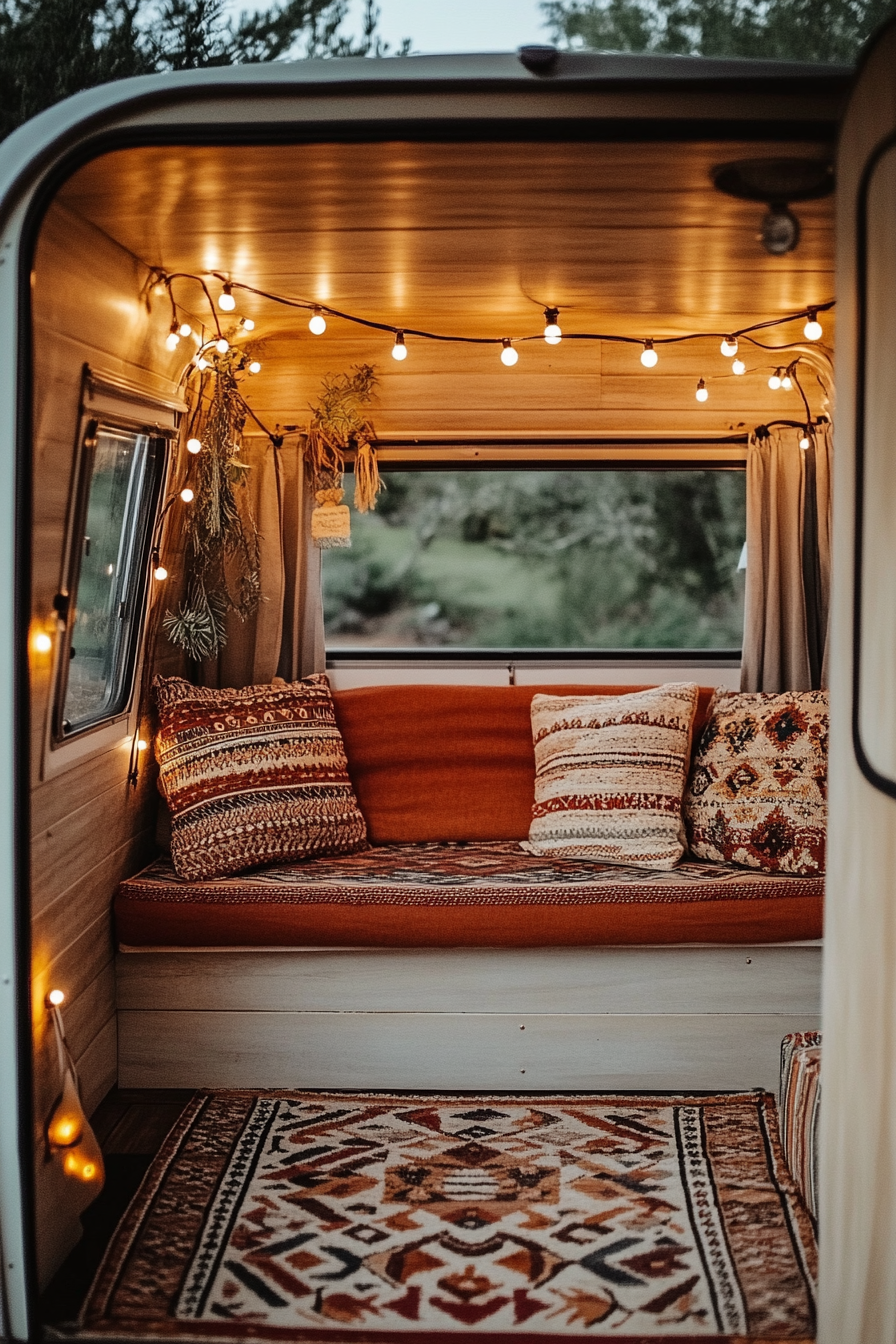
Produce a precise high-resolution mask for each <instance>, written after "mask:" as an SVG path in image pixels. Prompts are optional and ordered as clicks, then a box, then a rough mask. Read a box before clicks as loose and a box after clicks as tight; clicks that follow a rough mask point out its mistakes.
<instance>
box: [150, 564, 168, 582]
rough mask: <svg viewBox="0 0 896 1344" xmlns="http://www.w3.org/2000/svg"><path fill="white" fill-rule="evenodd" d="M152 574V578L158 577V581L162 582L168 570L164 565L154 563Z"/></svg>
mask: <svg viewBox="0 0 896 1344" xmlns="http://www.w3.org/2000/svg"><path fill="white" fill-rule="evenodd" d="M152 576H153V578H154V579H158V581H159V583H163V582H164V580H165V579H167V577H168V571H167V569H166V568H165V566H164V565H156V567H155V569H154V570H153V572H152Z"/></svg>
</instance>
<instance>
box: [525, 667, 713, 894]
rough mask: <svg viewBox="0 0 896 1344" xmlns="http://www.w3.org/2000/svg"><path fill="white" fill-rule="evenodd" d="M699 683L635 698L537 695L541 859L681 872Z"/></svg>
mask: <svg viewBox="0 0 896 1344" xmlns="http://www.w3.org/2000/svg"><path fill="white" fill-rule="evenodd" d="M696 709H697V686H696V684H695V683H694V682H672V683H669V684H668V685H665V686H656V687H653V688H652V689H651V690H647V691H636V692H634V693H632V694H630V695H619V696H596V695H568V696H566V695H563V696H558V695H536V696H534V697H533V700H532V735H533V738H534V742H535V805H534V807H533V810H532V825H531V826H530V828H529V842H528V844H527V845H526V846H525V848H526V849H528V850H529V852H530V853H533V854H551V855H557V856H560V857H563V856H569V857H575V858H586V859H600V860H602V861H603V862H605V863H630V864H637V865H638V866H639V867H642V868H657V869H663V870H665V869H669V868H674V867H675V865H676V863H677V862H678V860H679V859H680V858H681V856H682V854H683V853H684V828H683V826H682V820H681V799H682V794H683V792H684V786H685V780H686V778H687V768H688V755H689V747H690V737H691V725H692V723H693V719H694V714H695V712H696Z"/></svg>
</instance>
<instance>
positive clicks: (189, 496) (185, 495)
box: [180, 486, 196, 504]
mask: <svg viewBox="0 0 896 1344" xmlns="http://www.w3.org/2000/svg"><path fill="white" fill-rule="evenodd" d="M180 497H181V499H182V500H183V502H184V503H185V504H192V503H193V500H194V499H195V498H196V496H195V495H194V494H193V491H192V490H191V489H190V487H189V486H186V487H185V488H184V489H183V490H181V492H180Z"/></svg>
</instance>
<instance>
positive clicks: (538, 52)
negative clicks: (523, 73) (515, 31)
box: [517, 47, 560, 75]
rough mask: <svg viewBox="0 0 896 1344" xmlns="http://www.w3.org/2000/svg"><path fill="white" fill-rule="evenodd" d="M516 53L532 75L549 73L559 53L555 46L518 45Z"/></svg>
mask: <svg viewBox="0 0 896 1344" xmlns="http://www.w3.org/2000/svg"><path fill="white" fill-rule="evenodd" d="M517 55H518V57H519V59H520V64H521V65H524V66H525V67H526V69H527V70H529V71H531V73H532V74H533V75H549V74H550V73H551V71H552V70H553V68H554V66H555V65H556V64H557V57H558V56H559V55H560V53H559V51H558V50H557V48H556V47H520V49H519V51H518V52H517Z"/></svg>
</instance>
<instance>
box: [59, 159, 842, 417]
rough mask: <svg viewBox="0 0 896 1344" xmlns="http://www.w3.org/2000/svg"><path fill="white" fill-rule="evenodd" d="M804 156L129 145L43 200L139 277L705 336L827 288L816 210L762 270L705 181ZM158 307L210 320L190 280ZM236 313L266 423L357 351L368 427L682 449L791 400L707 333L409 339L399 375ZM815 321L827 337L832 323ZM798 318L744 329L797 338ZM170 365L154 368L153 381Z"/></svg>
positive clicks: (588, 327)
mask: <svg viewBox="0 0 896 1344" xmlns="http://www.w3.org/2000/svg"><path fill="white" fill-rule="evenodd" d="M819 152H820V151H819V147H818V145H817V144H814V145H803V144H799V143H790V142H788V143H782V144H776V145H774V146H770V145H769V144H768V143H765V144H752V143H746V142H744V143H731V142H725V143H718V144H713V143H700V144H683V145H678V144H638V145H630V144H546V143H539V144H503V143H502V144H491V143H489V144H447V145H443V144H417V143H413V144H408V143H387V144H375V145H311V146H301V145H299V146H276V147H260V148H216V147H201V148H183V147H175V148H151V149H132V150H125V151H120V152H117V153H114V154H110V155H107V156H105V157H104V158H101V159H98V160H96V161H94V162H93V163H91V164H89V165H88V166H87V167H85V168H84V169H82V170H81V171H80V172H79V173H77V174H76V175H75V176H74V177H73V178H72V179H71V180H70V181H69V183H68V184H67V185H66V187H65V188H64V189H63V191H62V192H61V194H60V198H61V200H62V201H63V202H64V203H65V204H66V205H67V206H68V207H69V208H71V209H73V210H74V211H76V212H78V213H79V214H81V215H82V216H84V217H85V218H86V219H87V220H88V221H91V222H92V223H94V224H95V225H97V226H98V227H99V228H101V229H102V230H104V231H105V232H106V233H107V234H108V235H110V236H111V237H112V238H113V239H115V240H116V241H117V242H118V243H120V244H121V245H123V246H124V247H125V248H127V249H128V250H129V251H131V252H132V253H134V254H135V255H136V256H137V257H138V258H140V259H141V260H142V261H143V262H144V263H145V264H146V265H147V266H156V267H161V268H164V269H165V270H166V271H169V272H171V271H187V272H192V273H201V274H203V275H206V276H208V273H209V272H212V271H219V272H221V273H224V274H226V275H228V276H230V277H232V278H233V279H234V280H236V281H241V282H243V283H245V284H248V285H251V286H254V287H256V288H258V289H263V290H267V291H269V292H273V293H278V294H285V295H289V296H291V297H294V298H298V299H305V300H309V301H312V302H320V303H324V304H328V305H331V306H332V307H335V308H340V309H343V310H345V311H348V312H351V313H355V314H358V315H360V316H363V317H367V318H371V319H373V320H375V321H382V322H387V323H392V324H395V325H400V326H407V327H418V328H424V329H427V330H431V331H438V332H448V333H456V334H459V335H466V336H497V337H501V336H504V335H508V336H511V337H520V336H523V335H534V334H537V333H539V332H540V331H541V329H542V325H543V318H542V308H543V307H544V306H545V305H548V304H550V305H557V306H559V307H560V309H561V325H562V327H563V329H564V331H565V332H567V333H571V332H574V331H602V332H618V333H619V334H623V335H633V336H638V337H655V336H666V335H679V334H682V333H685V332H690V331H701V330H712V331H722V332H724V331H726V330H729V329H732V328H737V327H742V326H746V325H748V324H750V323H752V322H756V321H762V320H764V319H766V318H770V317H776V316H780V315H783V314H785V313H787V312H790V311H794V310H797V309H799V308H802V307H805V306H806V305H808V304H811V303H813V302H824V301H825V300H827V299H830V298H832V297H833V292H834V276H833V199H832V198H828V199H826V200H822V201H813V202H808V203H806V204H804V205H800V206H797V207H795V212H796V213H797V214H798V216H799V218H800V222H801V225H802V238H801V241H800V244H799V246H798V248H797V249H796V250H795V251H794V252H792V253H791V254H789V255H788V256H785V257H772V256H769V255H768V254H767V253H766V252H765V251H764V250H763V248H762V246H761V244H760V243H759V241H758V237H757V234H758V226H759V220H760V217H761V215H762V213H763V207H762V206H761V205H755V204H751V203H750V202H744V201H737V200H734V199H731V198H729V197H726V196H722V195H720V194H719V193H718V192H716V191H715V190H714V188H713V186H712V183H711V180H710V170H711V168H712V167H713V166H714V165H716V164H718V163H722V162H726V161H728V160H731V159H738V158H747V157H767V156H769V155H774V156H775V157H779V156H786V155H795V156H799V155H809V156H813V157H816V156H818V154H819ZM213 289H214V292H217V291H218V289H219V286H218V285H217V283H216V282H214V283H213ZM175 293H176V297H177V300H178V304H179V306H181V307H182V309H183V312H184V314H185V315H186V316H188V317H189V318H190V319H197V318H198V319H200V320H202V321H205V322H206V323H207V322H208V310H207V307H206V308H204V307H203V301H202V297H201V292H200V290H199V288H198V286H196V285H194V284H192V283H191V282H189V281H179V282H177V284H176V288H175ZM151 297H152V302H153V303H160V304H164V302H165V300H164V298H163V296H158V297H157V296H151ZM237 299H238V308H237V316H239V315H240V314H243V315H246V316H250V317H252V318H253V319H254V320H255V322H256V323H257V328H256V331H255V332H254V333H253V337H252V344H253V349H254V350H255V351H256V352H257V357H258V358H259V359H260V360H261V361H262V364H263V368H262V372H261V373H260V374H259V375H257V377H255V378H253V379H252V380H251V381H250V382H249V383H248V384H247V388H246V391H247V396H248V398H249V399H250V401H251V403H252V405H253V407H254V408H255V409H256V410H257V412H258V414H259V415H260V416H261V418H262V419H263V420H264V421H265V422H266V423H270V424H271V425H273V424H275V423H279V424H293V423H304V422H305V420H306V419H307V407H308V404H309V402H312V401H313V400H314V399H315V396H316V392H317V389H318V387H319V384H320V379H321V377H322V376H323V375H324V374H326V373H327V372H337V371H340V370H343V369H347V368H348V367H349V366H350V365H352V364H353V363H358V362H362V361H364V362H370V363H373V364H375V365H376V367H377V370H378V372H379V374H380V376H381V380H382V381H381V386H380V392H379V398H378V401H377V404H376V407H375V412H374V420H375V424H376V427H377V430H378V432H379V434H380V436H392V435H395V436H415V437H416V436H419V437H420V438H422V439H425V438H427V437H431V436H437V435H452V434H457V435H469V436H472V437H475V436H477V435H479V436H484V435H491V436H494V435H501V434H510V435H515V436H519V435H527V434H532V435H537V436H544V435H557V436H560V437H563V436H574V435H595V436H600V435H620V434H621V435H626V434H627V435H636V436H637V435H643V436H650V435H654V434H655V435H662V436H669V435H672V436H679V435H680V436H691V437H692V436H695V435H696V436H701V435H711V434H719V433H724V432H730V431H731V430H732V429H735V430H736V429H739V428H742V427H744V426H749V425H752V424H755V423H758V422H760V421H762V420H766V419H771V418H776V417H778V416H790V417H794V418H796V417H798V416H800V415H801V414H802V412H801V403H800V401H799V399H798V397H797V395H796V393H795V392H794V393H790V394H788V393H782V392H779V393H771V392H770V391H769V389H768V387H767V380H768V376H769V373H770V372H771V371H772V369H773V367H774V366H775V365H776V364H778V363H781V362H782V361H786V357H787V356H786V351H785V352H783V353H781V354H780V355H775V354H773V353H769V352H767V351H764V350H760V349H755V348H749V347H748V353H747V354H746V355H745V358H746V362H747V366H748V372H747V374H746V375H744V376H742V377H734V376H732V374H731V363H730V361H728V360H726V359H724V358H723V357H722V355H721V354H720V352H719V342H718V340H717V339H711V340H706V341H703V342H700V343H699V344H698V343H694V344H687V345H678V346H671V347H666V348H661V349H660V359H659V363H658V365H657V367H656V368H655V369H653V370H648V369H644V368H643V367H642V366H641V364H640V362H639V350H638V348H637V347H630V346H622V345H614V344H610V343H607V342H604V343H601V344H594V343H589V342H584V341H581V342H579V341H569V340H564V341H563V342H562V344H561V345H560V346H558V347H553V348H552V347H549V346H547V345H546V344H545V343H544V342H543V341H541V340H537V341H532V342H531V343H529V344H523V345H521V346H520V347H519V350H520V359H519V363H518V364H517V365H516V367H515V368H512V369H506V368H504V367H503V366H502V365H501V363H500V360H499V350H498V348H495V347H477V346H467V347H464V346H458V345H441V344H437V343H435V342H430V341H424V340H420V339H414V338H411V337H409V338H408V348H409V356H408V358H407V360H406V361H405V362H404V363H403V364H398V363H397V362H396V361H394V360H393V359H391V358H390V349H391V344H392V342H391V337H389V336H388V335H386V334H382V333H377V332H372V331H369V330H365V329H363V328H360V327H355V326H352V325H350V324H348V323H346V322H343V321H340V320H339V319H333V320H331V321H330V322H329V326H328V330H327V332H326V334H325V335H323V336H320V337H315V336H312V335H311V334H310V333H309V331H308V326H307V315H305V314H303V313H301V312H297V311H295V310H290V309H289V308H283V307H279V306H278V305H276V304H274V303H272V302H270V301H268V300H264V299H260V298H257V297H254V296H244V295H241V294H239V292H237ZM222 320H223V319H222ZM823 323H824V327H825V342H826V343H827V342H829V340H830V337H831V335H832V332H833V315H832V314H828V315H825V317H824V318H823ZM801 328H802V323H801V322H800V323H795V324H793V325H791V326H790V327H788V328H787V329H786V330H782V331H780V332H778V331H776V332H772V333H771V334H770V335H769V336H766V337H763V338H762V339H764V340H766V341H767V343H768V344H769V345H774V346H784V345H786V344H787V343H788V342H800V341H802V335H801ZM183 351H184V345H183V343H182V345H181V347H180V349H179V350H178V351H177V352H176V353H175V355H173V356H170V357H168V359H169V370H170V372H172V373H173V374H174V375H175V376H176V375H177V374H178V373H179V372H180V370H181V368H182V367H183ZM699 377H703V378H705V379H706V380H707V385H708V387H709V391H710V398H709V401H708V402H707V403H705V404H704V405H702V406H701V405H699V404H698V403H697V402H696V400H695V397H694V392H695V387H696V382H697V379H698V378H699ZM807 382H811V383H812V385H813V387H814V392H813V393H812V398H813V407H814V409H815V410H818V409H820V408H821V403H820V399H819V397H820V394H819V390H818V387H817V385H816V384H815V379H814V376H813V377H811V378H810V379H807Z"/></svg>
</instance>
